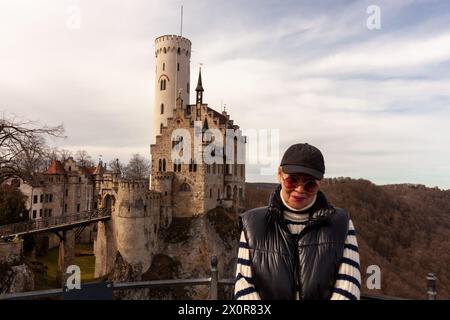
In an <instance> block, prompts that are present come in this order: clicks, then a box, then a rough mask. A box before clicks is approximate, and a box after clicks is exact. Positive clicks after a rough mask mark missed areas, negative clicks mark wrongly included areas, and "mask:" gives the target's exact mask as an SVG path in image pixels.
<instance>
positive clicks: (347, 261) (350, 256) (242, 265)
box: [234, 204, 361, 300]
mask: <svg viewBox="0 0 450 320" xmlns="http://www.w3.org/2000/svg"><path fill="white" fill-rule="evenodd" d="M308 207H309V206H308ZM306 209H308V208H304V209H303V210H301V211H299V210H295V211H294V210H292V208H289V207H287V206H286V204H285V210H283V214H284V219H285V221H286V223H287V225H288V228H289V231H290V232H291V233H292V234H299V233H300V232H301V230H302V229H303V227H304V226H305V224H306V222H307V220H308V218H309V214H308V213H302V211H304V210H306ZM360 289H361V273H360V264H359V253H358V243H357V241H356V234H355V228H354V226H353V222H352V221H351V220H350V221H349V228H348V234H347V238H346V240H345V248H344V254H343V257H342V261H341V264H340V266H339V271H338V274H337V277H336V282H335V285H334V288H333V294H332V296H331V300H359V298H360ZM234 294H235V298H236V299H238V300H260V296H259V294H258V292H257V291H256V289H255V287H254V285H253V281H252V269H251V262H250V250H249V249H248V245H247V239H246V237H245V234H244V232H242V233H241V237H240V240H239V251H238V263H237V266H236V285H235V289H234ZM296 299H297V300H298V299H299V292H298V291H297V295H296Z"/></svg>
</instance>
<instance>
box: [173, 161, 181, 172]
mask: <svg viewBox="0 0 450 320" xmlns="http://www.w3.org/2000/svg"><path fill="white" fill-rule="evenodd" d="M173 171H174V172H181V159H175V160H174V161H173Z"/></svg>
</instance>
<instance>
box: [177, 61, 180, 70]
mask: <svg viewBox="0 0 450 320" xmlns="http://www.w3.org/2000/svg"><path fill="white" fill-rule="evenodd" d="M177 71H180V63H179V62H178V63H177Z"/></svg>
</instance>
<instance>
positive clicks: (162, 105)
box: [161, 103, 164, 114]
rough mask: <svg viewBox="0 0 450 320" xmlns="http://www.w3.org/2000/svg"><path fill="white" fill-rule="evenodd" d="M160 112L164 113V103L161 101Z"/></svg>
mask: <svg viewBox="0 0 450 320" xmlns="http://www.w3.org/2000/svg"><path fill="white" fill-rule="evenodd" d="M161 114H164V103H161Z"/></svg>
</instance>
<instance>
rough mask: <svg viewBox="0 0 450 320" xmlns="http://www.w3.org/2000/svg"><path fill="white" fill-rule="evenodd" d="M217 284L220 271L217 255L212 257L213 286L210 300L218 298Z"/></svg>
mask: <svg viewBox="0 0 450 320" xmlns="http://www.w3.org/2000/svg"><path fill="white" fill-rule="evenodd" d="M217 285H218V271H217V256H212V258H211V288H210V297H209V299H210V300H217Z"/></svg>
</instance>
